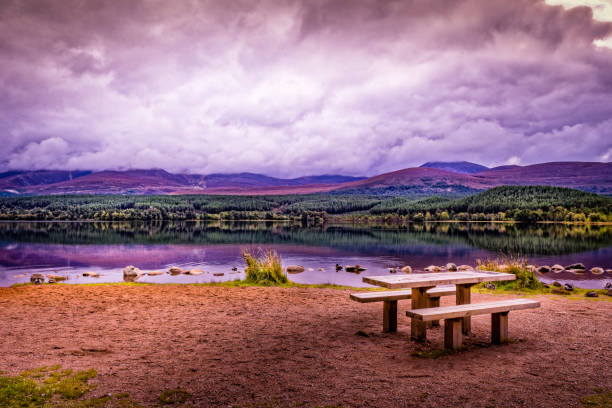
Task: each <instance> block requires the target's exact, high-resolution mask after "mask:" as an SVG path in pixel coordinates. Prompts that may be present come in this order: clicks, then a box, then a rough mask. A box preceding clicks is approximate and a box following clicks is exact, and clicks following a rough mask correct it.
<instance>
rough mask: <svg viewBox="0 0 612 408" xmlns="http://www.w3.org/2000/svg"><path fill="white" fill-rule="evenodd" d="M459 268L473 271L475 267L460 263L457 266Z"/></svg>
mask: <svg viewBox="0 0 612 408" xmlns="http://www.w3.org/2000/svg"><path fill="white" fill-rule="evenodd" d="M457 270H460V271H473V270H474V268H473V267H472V266H470V265H459V266H458V267H457Z"/></svg>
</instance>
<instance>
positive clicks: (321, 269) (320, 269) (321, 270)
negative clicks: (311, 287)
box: [317, 268, 325, 272]
mask: <svg viewBox="0 0 612 408" xmlns="http://www.w3.org/2000/svg"><path fill="white" fill-rule="evenodd" d="M317 270H318V271H319V272H323V271H324V270H325V269H323V268H319V269H317Z"/></svg>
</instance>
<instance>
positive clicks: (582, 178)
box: [0, 162, 612, 195]
mask: <svg viewBox="0 0 612 408" xmlns="http://www.w3.org/2000/svg"><path fill="white" fill-rule="evenodd" d="M451 163H456V162H451ZM459 163H462V162H459ZM466 163H469V162H466ZM477 166H479V165H477ZM482 167H484V166H482ZM500 185H547V186H558V187H569V188H575V189H579V190H582V191H588V192H593V193H598V194H607V195H612V163H609V162H608V163H602V162H548V163H538V164H533V165H528V166H516V165H512V166H499V167H494V168H486V170H483V171H479V172H476V173H460V172H457V171H451V170H446V169H440V168H435V167H428V166H426V167H423V166H421V167H410V168H405V169H401V170H396V171H392V172H388V173H384V174H379V175H375V176H373V177H368V178H365V177H351V176H343V175H317V176H303V177H297V178H292V179H282V178H277V177H271V176H266V175H262V174H257V173H248V172H244V173H227V174H224V173H213V174H208V175H198V174H174V173H170V172H168V171H166V170H163V169H134V170H123V171H120V170H105V171H98V172H92V171H87V170H84V171H64V170H57V171H56V170H37V171H18V170H15V171H9V172H4V173H0V191H1V192H2V193H3V194H4V195H7V194H15V195H19V194H27V195H42V194H223V195H265V194H275V195H285V194H309V193H328V192H329V193H364V194H392V195H467V194H471V193H474V192H478V191H483V190H486V189H489V188H492V187H496V186H500Z"/></svg>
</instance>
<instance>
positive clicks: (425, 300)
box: [410, 287, 431, 341]
mask: <svg viewBox="0 0 612 408" xmlns="http://www.w3.org/2000/svg"><path fill="white" fill-rule="evenodd" d="M429 289H431V287H424V288H413V289H412V298H411V301H412V310H415V309H425V308H427V307H428V304H429V297H428V296H427V294H426V293H425V292H427V290H429ZM410 320H411V321H410V337H411V338H412V339H413V340H417V341H423V340H425V339H426V338H427V322H424V321H422V320H418V319H410Z"/></svg>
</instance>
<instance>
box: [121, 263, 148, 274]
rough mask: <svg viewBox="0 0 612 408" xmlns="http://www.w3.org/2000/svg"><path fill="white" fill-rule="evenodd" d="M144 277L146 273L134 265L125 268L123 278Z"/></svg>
mask: <svg viewBox="0 0 612 408" xmlns="http://www.w3.org/2000/svg"><path fill="white" fill-rule="evenodd" d="M140 275H144V272H143V271H141V270H140V269H138V268H137V267H135V266H134V265H128V266H126V267H125V268H123V276H140Z"/></svg>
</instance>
